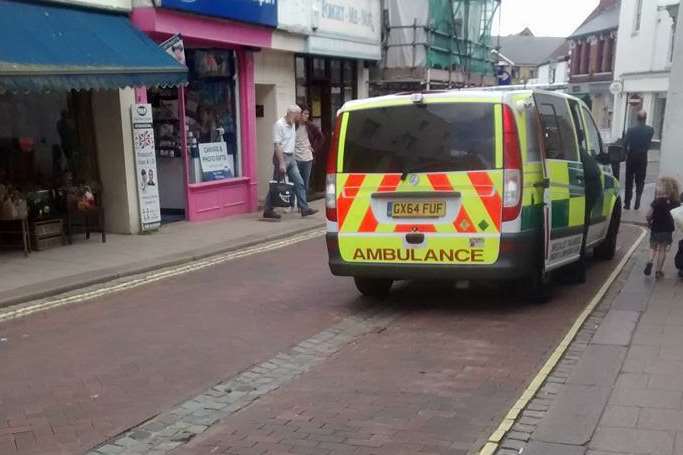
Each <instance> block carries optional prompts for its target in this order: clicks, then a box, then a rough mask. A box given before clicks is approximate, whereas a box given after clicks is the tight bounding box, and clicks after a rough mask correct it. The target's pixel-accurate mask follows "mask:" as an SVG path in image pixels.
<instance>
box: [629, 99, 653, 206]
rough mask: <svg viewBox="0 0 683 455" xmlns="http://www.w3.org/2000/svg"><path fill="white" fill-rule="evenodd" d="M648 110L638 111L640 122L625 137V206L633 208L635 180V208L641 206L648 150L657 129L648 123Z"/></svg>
mask: <svg viewBox="0 0 683 455" xmlns="http://www.w3.org/2000/svg"><path fill="white" fill-rule="evenodd" d="M646 122H647V112H645V111H640V112H638V124H637V125H636V126H634V127H631V128H629V129H628V131H627V132H626V136H625V137H624V151H625V152H626V189H625V195H624V208H625V209H627V210H628V209H630V208H631V199H632V198H633V181H634V180H635V183H636V203H635V206H634V208H635V209H636V210H638V209H639V208H640V198H641V197H642V195H643V188H644V187H645V175H646V174H647V152H648V150H650V144H651V143H652V136H654V134H655V130H654V129H653V128H652V127H651V126H648V125H647V124H646Z"/></svg>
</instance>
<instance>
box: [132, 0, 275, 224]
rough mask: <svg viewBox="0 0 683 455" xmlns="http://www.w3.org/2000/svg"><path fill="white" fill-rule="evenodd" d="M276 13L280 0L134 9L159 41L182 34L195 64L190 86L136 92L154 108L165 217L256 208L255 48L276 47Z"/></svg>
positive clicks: (181, 54)
mask: <svg viewBox="0 0 683 455" xmlns="http://www.w3.org/2000/svg"><path fill="white" fill-rule="evenodd" d="M276 18H277V8H276V5H275V2H254V1H251V0H238V1H236V2H233V4H232V5H231V6H227V5H225V4H222V3H220V4H219V3H218V2H209V1H198V2H190V3H188V2H183V1H179V0H164V1H162V2H161V7H151V6H150V7H143V8H136V9H135V10H134V11H133V14H132V21H133V22H134V23H135V25H136V26H137V27H138V28H139V29H140V30H142V31H143V32H145V33H146V34H147V35H149V36H150V37H151V38H153V39H154V40H155V41H157V42H159V43H161V42H164V41H166V40H168V39H169V38H173V37H175V39H176V44H175V51H177V58H179V59H181V60H182V61H184V62H185V63H186V64H187V67H188V69H189V73H188V80H189V83H188V85H187V86H184V87H180V88H177V89H175V88H171V89H169V88H166V89H148V90H146V91H142V90H140V91H138V93H137V96H138V100H139V101H147V102H149V103H150V104H151V105H152V107H153V110H154V132H155V137H156V154H157V163H158V176H157V180H158V187H159V197H160V205H161V215H162V222H170V221H174V220H179V219H188V220H190V221H202V220H208V219H214V218H220V217H224V216H228V215H233V214H238V213H246V212H251V211H254V210H256V185H257V183H258V182H257V175H256V161H255V160H256V156H255V153H256V146H255V142H256V130H255V104H256V102H255V91H254V56H253V54H254V52H257V51H259V50H260V49H261V48H263V47H270V43H271V34H272V29H271V28H269V27H273V26H274V25H275V21H276ZM237 21H244V22H237ZM246 22H251V24H259V25H251V24H248V23H246Z"/></svg>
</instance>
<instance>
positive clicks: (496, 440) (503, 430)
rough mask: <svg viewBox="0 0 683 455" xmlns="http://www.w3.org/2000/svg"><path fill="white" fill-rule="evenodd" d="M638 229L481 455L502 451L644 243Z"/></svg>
mask: <svg viewBox="0 0 683 455" xmlns="http://www.w3.org/2000/svg"><path fill="white" fill-rule="evenodd" d="M638 229H640V231H641V233H640V236H638V240H636V241H635V243H634V244H633V245H632V246H631V248H629V250H628V252H627V253H626V254H625V255H624V257H623V258H622V259H621V261H620V262H619V264H618V265H617V267H616V268H615V269H614V270H613V271H612V274H611V275H610V276H609V278H607V281H605V283H604V284H603V285H602V287H601V288H600V289H599V290H598V292H597V294H595V296H594V297H593V299H592V300H591V301H590V303H589V304H588V306H587V307H586V308H585V309H584V310H583V312H582V313H581V314H580V315H579V317H578V318H577V319H576V321H574V324H573V325H572V326H571V328H570V329H569V331H568V332H567V334H566V335H565V336H564V338H563V339H562V341H561V342H560V344H559V345H558V346H557V348H555V350H554V351H553V353H552V354H551V355H550V358H549V359H548V360H547V361H546V362H545V364H544V365H543V367H542V368H541V369H540V371H539V372H538V373H537V374H536V377H534V379H533V380H532V381H531V383H530V384H529V386H528V387H527V388H526V390H525V391H524V393H522V396H521V397H519V399H518V400H517V402H516V403H515V404H514V406H512V409H510V411H509V412H508V413H507V415H506V416H505V417H504V418H503V421H502V422H501V423H500V425H498V428H497V429H496V431H494V432H493V433H492V434H491V436H489V438H488V440H487V442H486V444H484V447H483V448H482V449H481V451H479V455H493V454H494V453H495V452H496V450H498V446H499V445H500V441H502V439H503V438H504V437H505V435H506V434H507V432H508V431H510V429H511V428H512V426H513V425H514V424H515V421H516V420H517V417H519V415H520V414H521V413H522V411H523V410H524V408H526V405H527V404H529V401H531V399H532V398H533V397H534V396H535V395H536V393H537V392H538V390H539V389H540V388H541V386H543V383H544V382H545V380H546V379H547V378H548V376H549V375H550V373H551V372H552V371H553V369H554V368H555V365H557V362H559V361H560V359H561V358H562V355H564V353H565V351H566V350H567V348H569V345H570V344H571V343H572V341H574V338H575V337H576V334H577V333H578V332H579V330H580V329H581V326H583V323H584V322H586V319H588V316H590V315H591V313H592V312H593V310H595V307H596V306H598V304H599V303H600V301H602V298H603V297H604V296H605V294H606V293H607V291H608V290H609V288H610V286H612V283H614V280H616V279H617V277H619V274H620V273H621V271H622V270H623V269H624V267H625V266H626V263H627V262H628V261H629V259H631V256H633V253H635V251H636V249H638V246H639V245H640V242H641V241H642V240H643V238H644V237H645V235H646V234H647V231H646V230H645V229H643V228H642V227H639V228H638Z"/></svg>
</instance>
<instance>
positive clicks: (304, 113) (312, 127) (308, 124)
mask: <svg viewBox="0 0 683 455" xmlns="http://www.w3.org/2000/svg"><path fill="white" fill-rule="evenodd" d="M299 107H300V108H301V117H300V119H299V122H298V123H297V130H296V147H295V150H294V156H295V158H296V163H297V165H298V166H299V173H300V174H301V177H302V178H303V179H304V185H305V186H306V191H308V185H309V182H310V180H311V169H312V168H313V161H314V160H315V159H316V157H319V156H320V154H321V153H320V152H321V150H322V148H323V146H324V144H325V135H324V134H323V133H322V131H320V128H318V126H317V125H316V124H315V123H313V122H312V121H311V110H310V109H309V108H308V106H302V105H299Z"/></svg>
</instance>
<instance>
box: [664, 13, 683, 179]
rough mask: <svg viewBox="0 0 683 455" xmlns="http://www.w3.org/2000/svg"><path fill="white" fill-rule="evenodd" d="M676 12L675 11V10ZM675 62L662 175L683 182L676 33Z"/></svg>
mask: <svg viewBox="0 0 683 455" xmlns="http://www.w3.org/2000/svg"><path fill="white" fill-rule="evenodd" d="M674 11H675V10H674ZM674 17H675V18H676V19H675V23H676V24H678V23H680V22H681V21H682V20H683V9H681V8H678V11H677V13H676V14H674ZM672 43H673V45H672V50H673V59H672V60H673V61H672V64H671V81H672V83H671V84H669V91H668V93H667V98H666V99H667V106H666V116H665V117H664V132H663V133H662V143H661V146H662V149H661V157H660V164H659V169H660V174H661V175H665V176H670V177H674V178H676V179H677V180H678V181H679V182H683V148H682V147H681V144H682V143H683V128H681V125H682V124H683V86H681V84H678V83H676V82H675V81H680V80H681V78H683V34H681V33H674V38H673V39H672Z"/></svg>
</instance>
